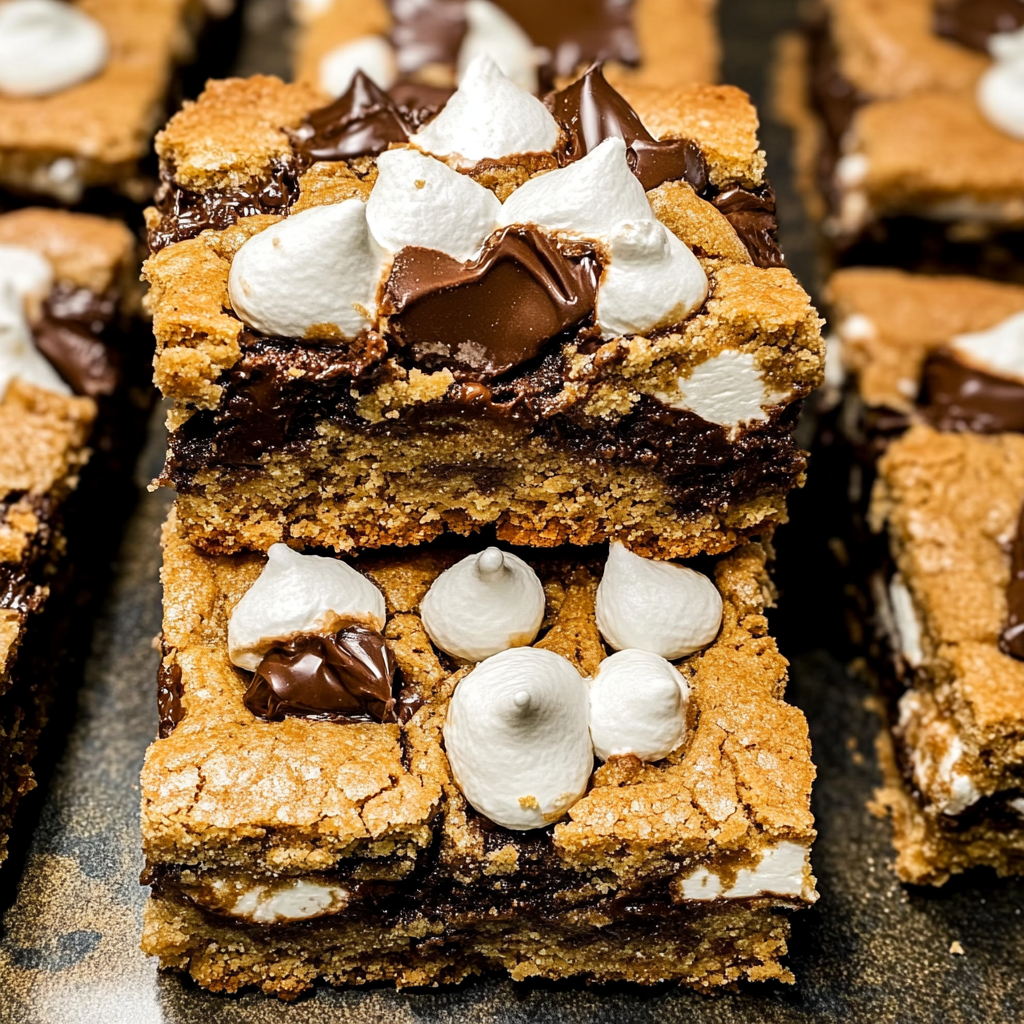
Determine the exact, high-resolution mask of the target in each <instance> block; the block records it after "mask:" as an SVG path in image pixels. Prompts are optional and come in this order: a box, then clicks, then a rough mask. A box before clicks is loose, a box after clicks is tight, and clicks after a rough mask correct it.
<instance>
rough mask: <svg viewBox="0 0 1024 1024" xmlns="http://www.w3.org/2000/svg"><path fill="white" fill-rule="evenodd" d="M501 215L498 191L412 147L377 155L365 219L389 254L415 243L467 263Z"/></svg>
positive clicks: (476, 252)
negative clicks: (479, 183)
mask: <svg viewBox="0 0 1024 1024" xmlns="http://www.w3.org/2000/svg"><path fill="white" fill-rule="evenodd" d="M500 211H501V203H499V202H498V200H497V198H496V197H495V195H494V193H493V192H491V191H490V190H488V189H486V188H484V187H483V185H478V184H477V183H476V182H475V181H474V180H473V179H472V178H470V177H467V176H466V175H464V174H459V172H458V171H453V170H452V169H451V168H450V167H449V166H448V165H447V164H443V163H441V161H440V160H435V159H434V158H433V157H429V156H424V155H423V154H422V153H417V152H416V150H414V149H391V150H388V151H387V152H386V153H381V154H380V156H379V157H377V182H376V184H375V185H374V186H373V191H372V192H371V193H370V198H369V200H368V201H367V203H366V221H367V223H368V224H369V225H370V231H371V232H373V237H374V238H375V239H376V240H377V241H378V242H379V243H380V244H381V245H382V246H384V248H385V249H387V250H388V251H389V252H391V253H397V252H398V251H399V250H401V249H404V248H405V247H406V246H408V245H417V246H422V247H423V248H425V249H438V250H440V251H441V252H444V253H447V254H448V255H449V256H452V257H454V258H455V259H457V260H461V261H463V262H465V261H467V260H470V259H472V258H473V257H474V256H476V255H477V254H478V253H479V252H480V249H481V247H482V246H483V244H484V241H485V239H486V238H487V236H488V235H490V234H491V232H492V231H493V230H494V228H495V227H496V225H497V219H498V214H499V212H500Z"/></svg>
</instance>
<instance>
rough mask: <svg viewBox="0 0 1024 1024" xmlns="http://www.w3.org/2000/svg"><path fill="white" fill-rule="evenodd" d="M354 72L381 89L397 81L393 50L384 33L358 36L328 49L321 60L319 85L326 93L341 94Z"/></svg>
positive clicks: (350, 81)
mask: <svg viewBox="0 0 1024 1024" xmlns="http://www.w3.org/2000/svg"><path fill="white" fill-rule="evenodd" d="M357 71H362V72H363V74H364V75H366V76H367V77H368V78H371V79H373V81H374V82H375V83H376V84H377V85H378V86H380V88H381V89H390V88H391V86H393V85H394V84H395V82H396V81H397V80H398V64H397V63H396V61H395V51H394V50H393V49H392V48H391V44H390V43H389V42H388V41H387V40H386V39H385V38H384V37H383V36H360V37H359V38H358V39H353V40H352V41H351V42H350V43H344V44H343V45H341V46H336V47H335V48H334V49H333V50H328V51H327V53H325V54H324V55H323V57H322V58H321V59H320V88H321V89H322V90H323V91H324V92H325V93H327V95H328V96H342V95H344V93H345V92H347V91H348V87H349V86H350V85H351V84H352V79H353V78H355V76H356V72H357Z"/></svg>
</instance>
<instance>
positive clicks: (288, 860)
mask: <svg viewBox="0 0 1024 1024" xmlns="http://www.w3.org/2000/svg"><path fill="white" fill-rule="evenodd" d="M454 557H456V556H454V555H452V554H451V553H448V554H443V553H442V554H438V553H437V552H436V551H433V550H428V551H423V550H421V551H419V552H413V553H411V554H404V555H395V554H388V553H377V554H371V555H369V556H366V557H365V558H364V559H363V560H362V561H361V562H359V563H357V564H359V565H360V567H361V568H362V569H363V570H364V571H365V572H367V573H368V574H369V575H370V576H371V578H372V579H373V580H374V581H375V582H376V583H377V585H378V586H380V587H381V589H382V590H383V592H384V594H385V597H386V600H387V604H388V616H389V621H388V625H387V628H386V635H387V636H388V638H389V641H390V645H391V648H392V651H393V653H394V655H395V657H396V659H397V661H398V665H399V667H400V669H401V671H402V673H403V678H404V679H405V680H406V682H407V684H410V683H411V684H412V685H414V686H415V688H416V690H417V692H418V693H419V694H420V695H421V696H422V697H423V698H424V700H425V702H426V703H425V704H424V706H423V707H422V708H421V709H420V710H419V711H418V712H417V713H416V714H415V715H414V716H413V717H412V719H411V720H410V721H409V723H408V724H407V725H406V726H404V727H403V728H402V729H401V730H399V729H398V728H397V727H395V726H383V725H355V726H353V725H337V724H333V723H322V722H313V721H309V720H306V719H301V718H288V719H286V720H284V721H282V722H275V723H265V722H260V721H258V720H256V719H255V718H254V717H253V716H252V715H251V714H250V713H249V712H248V711H247V710H246V709H245V708H244V706H243V704H242V701H241V697H242V694H243V692H244V689H245V681H244V680H243V678H242V675H241V673H239V672H238V671H237V670H236V669H234V668H233V667H232V666H231V664H230V662H229V661H228V657H227V650H226V628H227V618H228V615H229V614H230V611H231V609H232V607H233V606H234V604H235V603H236V602H237V600H238V599H239V598H240V597H241V595H242V593H244V591H245V590H246V588H247V587H248V586H249V585H250V583H251V582H252V580H254V579H255V577H256V575H257V574H258V572H259V571H260V568H261V566H262V563H263V558H262V556H257V555H242V556H231V557H228V556H222V557H219V558H214V557H211V556H207V555H202V554H200V553H198V552H197V551H196V550H195V549H194V548H192V547H191V545H190V544H189V543H188V541H187V540H186V539H185V537H184V536H183V534H182V532H181V530H180V528H179V527H178V525H177V523H176V521H175V518H174V516H173V515H172V517H171V519H170V520H169V521H168V524H167V526H166V528H165V531H164V570H163V580H164V588H165V589H164V608H165V624H164V643H165V645H166V650H167V651H168V652H169V653H168V654H167V655H166V657H165V665H166V664H169V663H173V664H177V665H179V666H180V667H181V669H182V684H183V688H184V690H183V697H182V705H183V708H184V712H185V714H184V717H183V718H182V720H181V721H180V723H179V724H178V726H177V727H176V728H175V730H174V732H173V733H172V734H171V735H170V736H169V737H168V738H166V739H163V740H158V741H157V742H156V743H155V744H154V745H153V746H152V747H151V748H150V751H149V753H148V755H147V759H146V765H145V768H144V770H143V777H142V785H143V812H142V821H143V826H142V828H143V842H144V848H145V851H146V855H147V857H148V859H149V860H150V862H151V863H155V864H170V865H177V864H183V863H184V864H197V863H198V864H203V865H217V864H234V865H244V866H245V867H246V868H247V869H248V870H251V871H266V870H272V871H280V872H282V873H287V874H298V873H301V872H303V871H311V870H312V871H318V870H320V871H322V870H327V869H329V868H331V867H332V866H335V865H338V864H339V863H341V862H343V860H344V859H345V858H347V857H352V856H358V857H362V858H370V859H372V858H392V860H394V859H396V858H397V859H401V858H402V857H403V856H413V855H414V854H415V849H414V848H413V847H416V846H419V847H423V846H426V845H427V844H429V843H430V842H431V841H432V822H433V821H434V818H435V817H436V816H437V815H438V813H439V812H442V811H443V814H442V815H441V818H442V820H443V845H442V856H443V858H446V859H447V861H448V863H449V864H450V865H451V870H452V871H455V870H457V871H458V872H459V877H460V878H461V879H463V880H464V881H469V880H472V879H473V878H476V877H479V876H480V875H482V874H491V873H492V871H493V869H492V858H490V857H488V855H487V854H485V853H484V837H483V832H482V830H481V825H480V822H479V819H478V818H476V816H475V815H473V814H471V813H469V812H468V811H467V808H466V806H465V803H464V801H463V800H462V797H461V795H460V794H459V791H458V790H457V788H456V787H455V786H454V784H453V783H452V780H451V776H450V772H449V769H448V764H447V759H446V758H445V756H444V753H443V750H442V747H441V744H440V733H441V726H442V725H443V721H444V713H445V709H446V705H447V700H448V698H449V697H450V694H451V692H452V690H453V689H454V686H455V684H456V683H457V681H458V679H459V678H461V676H462V674H464V673H462V672H456V673H454V674H453V673H452V672H451V670H450V669H448V670H446V669H444V668H443V667H442V665H441V663H440V662H439V660H438V657H437V654H436V653H435V652H434V649H433V648H432V646H431V645H430V643H429V641H428V639H427V637H426V634H425V632H424V630H423V627H422V624H421V623H420V621H419V618H418V615H417V614H416V609H417V607H418V604H419V601H420V599H421V598H422V595H423V594H424V593H425V592H426V589H427V587H428V586H429V584H430V582H431V580H432V579H433V578H434V577H435V576H436V575H437V573H439V572H440V571H441V570H442V569H443V568H445V567H446V565H447V564H450V562H451V561H452V560H453V558H454ZM764 564H765V556H764V552H763V550H762V549H761V548H760V547H758V546H756V545H747V546H746V547H743V548H740V549H738V550H737V551H736V552H734V553H732V554H730V555H728V556H726V557H724V558H722V559H720V560H719V562H718V563H717V568H716V582H717V584H718V587H719V589H720V591H721V593H722V595H723V600H724V604H725V611H724V622H723V626H722V630H721V633H720V635H719V637H718V639H717V640H716V641H715V643H714V644H713V645H712V646H711V647H710V648H708V649H706V650H705V651H704V652H702V653H700V654H697V655H693V656H691V657H690V658H687V659H684V660H683V661H682V662H681V663H680V671H681V672H682V673H683V674H684V675H685V676H686V677H687V679H688V681H689V683H690V686H691V707H692V709H693V715H692V717H693V719H694V727H695V731H694V733H693V737H692V740H691V742H690V743H689V744H688V745H687V746H686V747H685V748H684V749H683V750H681V751H680V752H679V753H677V754H674V755H671V756H670V757H669V758H667V759H666V760H664V761H661V762H658V763H657V764H652V765H644V764H642V763H640V762H638V761H637V762H636V763H635V764H629V763H626V764H624V765H621V766H619V767H618V768H616V767H615V766H613V765H605V766H604V767H603V768H601V769H599V770H598V771H597V772H596V773H595V775H594V778H593V780H592V785H591V790H590V791H589V793H588V794H587V795H586V796H585V797H584V798H583V799H582V800H581V801H580V802H579V803H577V804H576V805H575V806H574V807H573V808H572V809H571V811H570V815H569V819H568V820H566V821H563V822H562V823H560V824H558V825H557V826H556V827H555V830H554V848H555V851H556V852H557V856H558V859H559V861H560V863H561V864H562V866H563V867H566V868H571V869H575V870H599V871H602V872H607V873H609V875H610V876H612V877H616V878H618V880H619V881H618V883H617V884H619V885H629V884H635V883H636V882H637V881H638V880H643V879H645V878H659V877H662V878H664V877H667V876H674V875H675V874H678V870H679V865H680V861H681V860H686V859H695V860H700V861H706V860H708V859H710V858H713V857H715V856H719V857H724V858H726V859H727V860H728V858H729V857H730V856H732V857H733V858H735V857H736V856H737V855H742V856H748V855H749V854H750V853H751V852H753V851H759V850H760V849H761V848H762V847H763V846H764V845H765V844H766V843H774V842H778V841H781V840H785V839H788V840H792V841H794V842H798V843H803V844H809V842H810V840H811V839H812V838H813V835H814V831H813V819H812V817H811V814H810V809H809V797H810V787H811V782H812V780H813V777H814V768H813V765H812V764H811V762H810V747H809V743H808V738H807V726H806V722H805V720H804V717H803V715H802V714H801V713H800V712H799V711H797V710H796V709H795V708H792V707H790V706H788V705H787V704H785V702H784V700H783V693H784V687H785V680H786V661H785V659H784V658H782V656H781V655H780V654H779V653H778V651H777V649H776V646H775V642H774V641H773V640H772V639H771V637H770V636H769V635H768V633H767V623H766V620H765V618H764V614H763V608H764V602H765V599H766V597H767V596H770V594H771V590H770V583H769V582H768V578H767V575H766V573H765V568H764ZM576 566H577V567H576V569H574V570H573V569H569V568H567V566H566V565H560V567H559V566H556V567H555V570H553V574H552V575H551V576H550V577H549V578H548V581H547V588H546V589H547V593H548V613H549V614H548V620H547V626H548V631H547V633H546V634H545V636H544V637H543V638H542V640H541V641H540V642H539V645H540V646H544V647H548V648H549V649H552V650H555V651H556V652H557V653H561V654H563V655H564V656H566V657H568V658H569V659H570V660H572V661H573V662H574V663H575V664H577V666H578V667H579V668H581V670H583V671H585V672H589V671H592V670H593V668H594V667H595V666H596V664H597V663H598V662H599V661H600V659H601V658H602V657H603V656H604V654H605V652H604V648H603V646H602V643H601V640H600V636H599V634H598V633H597V630H596V626H595V625H594V613H593V595H594V588H595V579H594V576H593V574H592V573H591V572H590V570H589V569H587V568H586V566H585V564H584V563H582V562H578V563H576ZM539 569H540V571H541V572H542V576H543V574H544V569H543V565H540V566H539ZM625 760H626V761H627V762H628V761H629V759H625ZM634 760H635V759H634ZM433 828H435V829H436V825H433ZM435 841H436V840H435ZM383 863H384V862H383V861H382V864H383ZM511 870H513V871H515V870H516V869H515V866H514V863H513V865H512V868H511ZM808 884H809V886H810V887H811V888H810V889H809V891H810V892H813V882H812V881H811V882H809V883H808Z"/></svg>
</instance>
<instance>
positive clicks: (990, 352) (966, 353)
mask: <svg viewBox="0 0 1024 1024" xmlns="http://www.w3.org/2000/svg"><path fill="white" fill-rule="evenodd" d="M950 348H951V349H952V350H953V351H954V352H955V353H956V354H957V355H958V356H960V357H961V358H962V359H963V360H964V362H966V363H969V364H970V365H971V366H973V367H975V369H980V370H983V371H984V372H986V373H990V374H992V375H993V376H996V377H1007V378H1009V379H1010V380H1015V381H1018V382H1019V383H1021V384H1024V312H1020V313H1015V314H1014V315H1013V316H1011V317H1007V319H1005V320H1003V321H1002V322H1001V323H998V324H996V325H995V327H990V328H989V329H988V330H987V331H977V332H974V333H971V334H958V335H957V336H956V337H955V338H953V341H952V343H951V344H950Z"/></svg>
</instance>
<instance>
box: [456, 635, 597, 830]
mask: <svg viewBox="0 0 1024 1024" xmlns="http://www.w3.org/2000/svg"><path fill="white" fill-rule="evenodd" d="M587 705H588V695H587V684H586V682H585V681H584V679H583V678H582V677H581V676H580V674H579V673H578V672H577V671H576V669H575V668H573V666H572V665H571V664H570V663H569V662H568V661H566V660H565V658H563V657H561V655H558V654H555V653H553V652H552V651H545V650H542V649H541V648H538V647H513V648H511V649H510V650H507V651H502V652H501V654H496V655H495V656H494V657H493V658H488V659H487V660H486V661H482V662H481V663H480V664H479V665H477V667H476V668H475V669H473V671H472V672H470V673H469V675H468V676H466V677H465V678H464V679H463V680H462V681H461V682H460V683H459V685H458V686H457V687H456V688H455V693H454V694H453V695H452V699H451V703H450V704H449V705H448V715H447V718H446V720H445V724H444V744H445V749H446V751H447V753H448V760H449V761H450V762H451V766H452V772H453V773H454V775H455V781H456V782H457V783H458V785H459V788H460V789H461V790H462V793H463V795H464V796H465V798H466V799H467V800H468V801H469V803H470V804H471V805H472V806H473V807H474V808H476V810H477V811H479V812H480V813H481V814H483V815H484V816H485V817H487V818H490V819H491V821H493V822H496V823H497V824H498V825H503V826H504V827H505V828H513V829H529V828H543V827H544V826H545V825H549V824H550V823H551V822H553V821H557V820H558V819H559V818H560V817H562V815H563V814H565V812H566V811H567V810H568V809H569V808H570V807H571V806H572V805H573V804H574V803H576V801H577V800H579V799H580V797H582V796H583V794H584V792H586V788H587V782H588V781H589V779H590V773H591V771H592V769H593V767H594V753H593V748H592V747H591V744H590V727H589V722H588V718H589V715H588V706H587Z"/></svg>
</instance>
